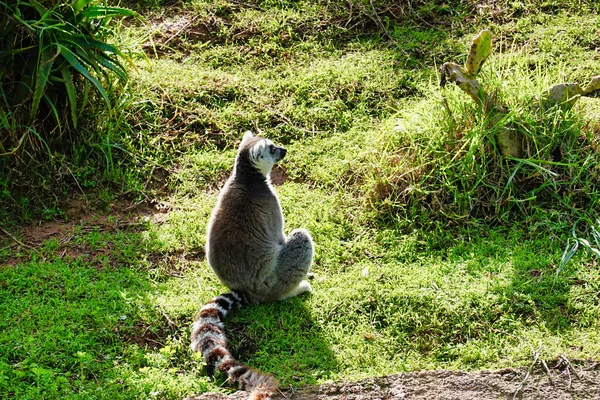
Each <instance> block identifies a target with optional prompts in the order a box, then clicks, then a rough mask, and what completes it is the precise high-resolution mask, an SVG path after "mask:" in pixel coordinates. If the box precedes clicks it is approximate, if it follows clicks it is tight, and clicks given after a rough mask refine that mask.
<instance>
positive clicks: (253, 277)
mask: <svg viewBox="0 0 600 400" xmlns="http://www.w3.org/2000/svg"><path fill="white" fill-rule="evenodd" d="M285 154H286V149H285V148H283V147H277V146H275V145H274V144H273V142H272V141H270V140H268V139H264V138H261V137H257V136H253V135H252V133H251V132H246V134H245V135H244V137H243V139H242V142H241V144H240V146H239V149H238V152H237V156H236V159H235V164H234V167H233V171H232V173H231V175H230V177H229V179H228V180H227V182H226V183H225V185H224V186H223V188H222V189H221V191H220V193H219V196H218V199H217V204H216V206H215V208H214V209H213V211H212V215H211V217H210V220H209V222H208V229H207V240H206V256H207V259H208V263H209V265H210V267H211V268H212V270H213V271H214V272H215V274H216V275H217V277H218V278H219V280H220V281H221V282H222V283H223V285H225V286H227V287H228V288H229V289H231V292H230V293H227V294H223V295H220V296H217V297H215V298H214V299H212V300H210V301H209V302H208V303H206V304H205V305H204V306H203V307H202V308H201V310H200V313H199V314H198V315H197V317H196V319H195V322H194V324H193V326H192V334H191V348H192V350H193V351H199V352H202V357H203V358H204V361H205V362H206V364H207V368H208V370H209V371H214V370H215V369H218V370H220V371H222V372H225V373H226V374H227V375H228V376H229V379H230V380H231V381H232V382H234V383H237V384H238V385H239V387H240V389H243V390H247V391H250V392H251V393H250V398H251V399H268V398H270V396H271V394H272V393H273V392H274V391H275V390H276V389H277V381H276V380H275V379H274V378H273V377H272V376H271V375H269V374H264V373H262V372H259V371H257V370H254V369H252V368H249V367H247V366H245V365H244V364H242V363H241V362H239V361H236V360H235V359H234V358H233V357H232V356H231V354H230V352H229V350H228V349H227V339H226V337H225V333H224V326H223V320H224V318H225V316H226V315H227V314H228V313H229V312H230V311H231V310H232V309H234V308H236V307H239V306H242V305H246V304H258V303H264V302H272V301H278V300H284V299H287V298H290V297H293V296H297V295H299V294H302V293H304V292H310V291H312V288H311V285H310V283H309V282H308V281H307V280H306V277H307V274H308V271H309V269H310V266H311V264H312V260H313V248H314V246H313V241H312V238H311V236H310V234H309V233H308V231H307V230H305V229H296V230H294V231H292V232H291V233H290V234H289V235H288V236H287V237H286V236H285V234H284V232H283V229H284V222H283V213H282V211H281V205H280V203H279V199H278V197H277V194H276V193H275V190H274V188H273V186H272V185H271V178H270V173H271V169H272V167H273V165H274V164H275V163H277V162H278V161H280V160H281V159H283V158H284V157H285Z"/></svg>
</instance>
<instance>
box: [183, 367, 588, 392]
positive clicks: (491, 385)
mask: <svg viewBox="0 0 600 400" xmlns="http://www.w3.org/2000/svg"><path fill="white" fill-rule="evenodd" d="M596 367H598V365H597V363H596V364H594V365H591V366H590V365H588V366H587V369H586V367H584V366H576V367H574V368H570V369H567V368H564V369H562V371H561V370H560V369H552V368H550V369H549V370H548V371H549V372H550V374H551V375H549V374H548V372H547V371H546V370H545V369H542V368H541V367H540V368H539V369H535V370H534V371H532V373H531V374H530V375H529V376H528V377H527V379H526V380H525V381H524V378H525V375H526V374H527V369H506V370H501V371H495V372H486V371H483V372H472V373H466V372H460V371H424V372H411V373H403V374H398V375H390V376H386V377H380V378H372V379H365V380H362V381H359V382H353V383H334V384H327V385H321V386H314V387H305V388H302V389H300V390H298V391H295V392H294V393H290V392H289V391H288V392H284V393H282V394H278V395H277V396H276V397H274V399H285V398H288V399H289V398H292V399H294V400H317V399H318V400H321V399H333V400H383V399H400V400H402V399H407V400H426V399H427V400H499V399H521V400H522V399H536V400H538V399H539V400H567V399H569V400H571V399H578V400H600V371H598V370H597V369H596ZM247 398H248V394H247V393H246V392H236V393H233V394H231V395H229V396H227V395H224V394H217V393H205V394H203V395H201V396H198V397H193V398H189V399H186V400H242V399H247Z"/></svg>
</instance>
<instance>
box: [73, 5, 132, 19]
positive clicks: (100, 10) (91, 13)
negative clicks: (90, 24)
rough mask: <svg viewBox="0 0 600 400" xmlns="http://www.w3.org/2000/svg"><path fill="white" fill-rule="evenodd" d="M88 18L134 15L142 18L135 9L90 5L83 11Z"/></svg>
mask: <svg viewBox="0 0 600 400" xmlns="http://www.w3.org/2000/svg"><path fill="white" fill-rule="evenodd" d="M83 15H84V16H85V17H86V18H96V17H134V18H138V19H140V15H139V14H138V13H136V12H135V11H133V10H130V9H128V8H123V7H103V6H90V7H88V8H87V9H85V11H84V12H83Z"/></svg>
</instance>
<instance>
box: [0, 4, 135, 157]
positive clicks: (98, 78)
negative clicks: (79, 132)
mask: <svg viewBox="0 0 600 400" xmlns="http://www.w3.org/2000/svg"><path fill="white" fill-rule="evenodd" d="M124 17H135V18H139V16H138V14H137V13H135V12H134V11H131V10H129V9H126V8H121V7H112V6H108V5H105V3H104V2H103V1H99V0H75V1H72V2H70V3H67V2H56V1H51V0H46V1H36V0H31V1H19V0H16V1H15V0H9V1H0V21H2V22H0V84H1V85H0V128H1V129H2V131H5V132H7V134H5V135H2V137H0V157H6V156H11V155H14V156H22V155H24V154H26V153H28V154H29V156H30V157H31V158H34V159H35V156H36V155H37V154H39V153H40V150H44V149H45V150H46V151H47V152H48V153H51V146H52V144H53V143H54V142H58V139H60V138H61V137H63V133H65V132H72V131H73V130H74V128H77V125H78V121H79V120H80V118H81V116H82V115H83V113H84V111H85V110H86V109H87V108H88V107H89V106H90V104H91V103H92V102H91V100H92V98H93V96H94V95H95V94H97V95H100V97H101V98H102V99H103V100H104V102H105V103H106V104H107V105H108V106H109V107H110V105H111V100H110V93H111V92H112V91H114V89H115V88H116V87H117V86H118V85H119V84H123V83H124V82H126V80H127V70H126V68H125V66H124V65H123V61H126V62H131V60H130V58H129V57H128V56H127V55H126V54H125V53H124V52H123V51H121V50H120V49H119V48H118V47H117V46H115V45H113V44H109V43H108V42H107V40H108V39H109V38H110V37H111V36H112V35H113V32H114V30H113V29H114V23H113V21H114V19H115V18H124Z"/></svg>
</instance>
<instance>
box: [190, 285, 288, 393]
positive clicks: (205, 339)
mask: <svg viewBox="0 0 600 400" xmlns="http://www.w3.org/2000/svg"><path fill="white" fill-rule="evenodd" d="M246 304H247V301H246V299H245V297H244V295H243V294H242V293H240V292H235V291H233V292H231V293H227V294H222V295H220V296H217V297H215V298H214V299H212V300H210V301H209V302H208V303H206V304H205V305H204V306H203V307H202V308H201V309H200V313H198V315H197V316H196V320H195V321H194V325H192V335H191V341H192V343H191V348H192V350H193V351H199V352H201V353H202V357H203V358H204V362H206V364H207V367H208V369H209V371H210V372H214V371H215V369H218V370H219V371H223V372H225V373H226V374H227V375H228V376H229V379H230V380H231V381H232V382H233V383H237V384H238V386H239V388H240V389H242V390H246V391H249V392H250V399H253V400H265V399H269V398H271V395H272V394H273V393H274V392H275V390H277V381H276V380H275V378H273V377H272V376H271V375H269V374H264V373H262V372H260V371H257V370H255V369H252V368H250V367H247V366H245V365H244V364H242V363H241V362H239V361H236V360H235V359H234V358H233V357H232V356H231V353H229V350H227V338H226V337H225V331H224V327H223V320H224V319H225V317H226V316H227V314H229V312H230V311H231V310H233V309H234V308H237V307H241V306H242V305H246Z"/></svg>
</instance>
